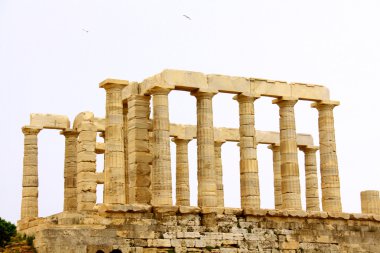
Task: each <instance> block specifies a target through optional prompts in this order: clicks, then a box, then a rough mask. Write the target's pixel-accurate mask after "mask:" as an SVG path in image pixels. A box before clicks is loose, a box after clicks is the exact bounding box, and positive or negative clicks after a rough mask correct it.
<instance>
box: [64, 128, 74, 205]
mask: <svg viewBox="0 0 380 253" xmlns="http://www.w3.org/2000/svg"><path fill="white" fill-rule="evenodd" d="M61 134H62V135H64V136H65V168H64V178H65V182H64V202H63V211H76V210H77V138H78V133H77V132H76V131H74V130H71V129H70V130H64V131H62V132H61Z"/></svg>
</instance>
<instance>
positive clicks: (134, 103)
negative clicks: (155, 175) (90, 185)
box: [128, 95, 152, 204]
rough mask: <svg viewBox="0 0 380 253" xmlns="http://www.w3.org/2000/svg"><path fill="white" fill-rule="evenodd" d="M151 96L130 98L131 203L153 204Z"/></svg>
mask: <svg viewBox="0 0 380 253" xmlns="http://www.w3.org/2000/svg"><path fill="white" fill-rule="evenodd" d="M149 106H150V96H142V95H131V96H130V97H129V98H128V179H129V203H131V204H133V203H140V204H151V199H152V196H151V191H150V185H151V165H150V163H151V162H152V154H151V153H150V151H149V133H148V129H149V113H150V109H149Z"/></svg>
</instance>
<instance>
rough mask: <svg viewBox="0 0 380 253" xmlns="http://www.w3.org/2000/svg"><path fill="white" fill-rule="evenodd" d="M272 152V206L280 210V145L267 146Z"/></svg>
mask: <svg viewBox="0 0 380 253" xmlns="http://www.w3.org/2000/svg"><path fill="white" fill-rule="evenodd" d="M268 148H269V149H271V150H272V160H273V185H274V187H273V188H274V206H275V208H276V209H281V208H282V190H281V189H282V188H281V153H280V145H279V144H272V145H269V146H268Z"/></svg>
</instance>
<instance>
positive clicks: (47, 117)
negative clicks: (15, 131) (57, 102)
mask: <svg viewBox="0 0 380 253" xmlns="http://www.w3.org/2000/svg"><path fill="white" fill-rule="evenodd" d="M30 126H33V127H37V128H46V129H61V130H64V129H67V128H70V120H69V118H68V117H67V116H66V115H58V114H41V113H31V114H30Z"/></svg>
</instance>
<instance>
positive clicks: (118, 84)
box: [99, 79, 129, 90]
mask: <svg viewBox="0 0 380 253" xmlns="http://www.w3.org/2000/svg"><path fill="white" fill-rule="evenodd" d="M128 84H129V81H127V80H118V79H106V80H104V81H103V82H101V83H100V84H99V88H104V89H105V90H110V89H114V88H121V89H122V88H124V87H126V86H128Z"/></svg>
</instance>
